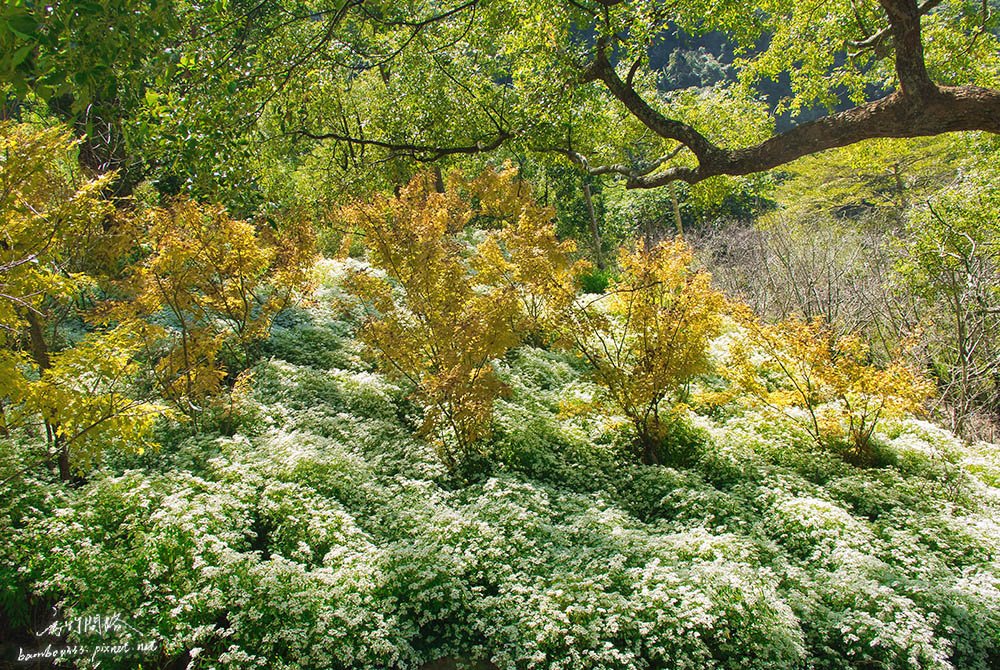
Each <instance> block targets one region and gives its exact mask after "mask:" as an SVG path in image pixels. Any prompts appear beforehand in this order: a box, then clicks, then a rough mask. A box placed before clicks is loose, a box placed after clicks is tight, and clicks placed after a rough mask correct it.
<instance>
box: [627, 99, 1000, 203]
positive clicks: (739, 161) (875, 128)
mask: <svg viewBox="0 0 1000 670" xmlns="http://www.w3.org/2000/svg"><path fill="white" fill-rule="evenodd" d="M962 130H985V131H987V132H992V133H998V134H1000V91H996V90H993V89H986V88H979V87H975V86H958V87H943V88H940V89H936V90H935V93H934V94H933V95H932V96H931V97H929V98H926V99H922V100H920V101H919V103H916V102H915V101H914V99H913V98H912V97H910V96H908V95H906V94H904V93H903V92H902V91H897V92H895V93H893V94H892V95H890V96H888V97H886V98H883V99H882V100H877V101H875V102H871V103H868V104H867V105H862V106H860V107H855V108H854V109H849V110H847V111H844V112H840V113H838V114H831V115H830V116H826V117H823V118H821V119H817V120H816V121H812V122H810V123H804V124H802V125H800V126H796V127H795V128H792V129H791V130H789V131H787V132H784V133H781V134H780V135H775V136H774V137H771V138H769V139H768V140H766V141H764V142H761V143H760V144H758V145H755V146H752V147H748V148H745V149H736V150H732V151H725V150H718V151H717V152H715V153H714V154H712V155H711V157H710V158H708V159H707V160H705V159H703V160H701V161H700V163H699V165H698V167H697V168H671V169H669V170H666V171H664V172H661V173H658V174H655V175H650V176H649V177H643V178H638V179H632V180H630V181H629V182H628V186H629V187H630V188H655V187H657V186H663V185H665V184H667V183H669V182H671V181H674V180H678V179H680V180H683V181H686V182H689V183H692V184H694V183H696V182H699V181H701V180H703V179H707V178H709V177H714V176H718V175H732V176H739V175H747V174H751V173H754V172H762V171H764V170H770V169H772V168H775V167H778V166H779V165H784V164H786V163H789V162H791V161H793V160H795V159H797V158H801V157H803V156H807V155H809V154H813V153H816V152H819V151H824V150H826V149H833V148H835V147H843V146H847V145H850V144H854V143H856V142H860V141H862V140H868V139H874V138H881V137H921V136H928V135H939V134H941V133H947V132H954V131H962Z"/></svg>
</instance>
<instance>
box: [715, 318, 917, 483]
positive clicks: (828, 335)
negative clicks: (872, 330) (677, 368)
mask: <svg viewBox="0 0 1000 670" xmlns="http://www.w3.org/2000/svg"><path fill="white" fill-rule="evenodd" d="M742 320H743V325H744V328H745V334H746V338H745V339H743V340H738V341H736V342H735V343H734V345H733V346H732V347H731V349H730V355H731V356H730V358H731V364H730V367H729V375H730V376H731V378H732V379H733V380H734V381H735V382H736V383H737V384H738V385H739V387H740V388H741V389H743V390H744V391H746V392H748V393H749V394H750V396H751V397H753V398H756V399H757V400H758V401H759V402H761V403H763V404H764V405H765V406H766V407H769V408H771V409H774V410H777V411H779V412H785V411H787V410H788V408H793V407H794V408H799V409H802V410H804V411H805V413H806V416H807V417H808V420H807V421H806V429H807V430H808V431H809V434H810V435H811V436H812V438H813V439H814V440H815V442H816V444H817V445H818V446H820V447H823V448H828V447H831V446H836V445H837V444H838V443H844V444H846V445H847V449H846V451H845V454H844V455H845V457H846V458H847V460H849V461H851V462H853V463H856V464H858V465H862V466H870V465H874V464H876V463H877V461H878V458H877V454H876V453H875V448H874V444H873V441H872V436H873V434H874V432H875V428H876V427H877V426H878V424H879V422H881V421H882V420H883V419H887V418H892V417H898V416H902V415H904V414H906V413H910V412H914V411H917V410H918V409H919V408H920V405H921V403H922V402H923V401H924V400H925V399H926V398H927V397H928V395H929V394H930V390H931V388H930V386H929V385H928V383H927V382H926V380H924V379H923V378H922V377H921V376H920V375H919V374H917V373H916V372H915V371H914V370H913V368H912V367H911V366H910V365H909V364H908V363H906V362H904V361H902V360H899V359H898V358H897V360H895V361H894V362H892V363H890V364H889V365H887V366H885V367H883V368H879V367H877V366H875V365H872V364H871V362H870V356H869V351H868V348H867V346H866V345H865V343H864V340H863V339H862V338H861V337H859V336H857V335H856V334H855V335H845V336H838V335H836V334H835V333H834V332H833V331H832V330H830V329H829V327H828V326H827V325H826V324H824V323H823V321H822V319H814V320H812V321H808V322H807V321H802V320H801V319H799V318H797V317H791V318H788V319H786V320H784V321H781V322H779V323H776V324H767V323H761V322H759V321H757V319H756V317H752V316H749V315H746V314H744V315H743V319H742Z"/></svg>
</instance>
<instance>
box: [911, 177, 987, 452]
mask: <svg viewBox="0 0 1000 670" xmlns="http://www.w3.org/2000/svg"><path fill="white" fill-rule="evenodd" d="M996 174H997V173H996V171H995V170H989V169H985V170H981V171H977V172H972V173H971V174H966V175H965V176H964V178H962V179H960V180H957V181H956V182H955V183H953V184H952V185H950V186H949V187H947V188H945V189H942V190H941V191H940V192H939V193H937V194H936V195H935V197H933V198H928V199H927V200H926V201H925V202H924V203H923V204H921V205H919V206H916V207H914V208H913V210H912V211H911V212H910V216H909V217H908V221H907V232H908V236H907V238H906V239H905V241H904V244H905V253H903V254H900V258H899V260H898V261H897V264H896V265H897V268H896V269H897V271H898V272H899V279H900V283H901V287H902V288H903V289H904V290H905V291H907V292H912V293H913V294H915V295H916V296H918V299H919V300H921V301H922V302H923V303H924V309H923V315H922V316H923V318H922V323H921V326H922V328H923V329H924V333H925V337H924V338H923V339H924V351H923V355H924V362H926V363H927V364H928V366H929V368H930V369H931V371H932V373H933V375H934V377H935V378H936V380H937V382H938V386H939V389H940V393H941V398H942V400H943V404H944V406H945V407H944V409H946V410H947V411H948V413H949V414H950V415H951V416H950V420H951V425H952V429H953V430H955V431H956V432H958V433H961V434H963V435H966V436H970V435H972V434H974V433H975V431H976V429H977V428H979V427H980V426H975V425H973V424H974V422H973V419H974V418H975V417H976V415H985V416H986V417H987V418H988V419H989V421H987V422H986V423H993V424H994V425H995V422H996V421H997V417H998V416H1000V346H998V340H997V337H998V333H1000V288H998V287H1000V190H998V189H997V184H996Z"/></svg>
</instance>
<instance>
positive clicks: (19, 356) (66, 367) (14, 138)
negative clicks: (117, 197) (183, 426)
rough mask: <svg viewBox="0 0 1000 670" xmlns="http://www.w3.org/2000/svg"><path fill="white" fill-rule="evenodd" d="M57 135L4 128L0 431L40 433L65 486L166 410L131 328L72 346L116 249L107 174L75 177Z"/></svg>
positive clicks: (135, 442)
mask: <svg viewBox="0 0 1000 670" xmlns="http://www.w3.org/2000/svg"><path fill="white" fill-rule="evenodd" d="M73 145H74V143H73V142H72V141H71V140H70V138H69V135H68V133H67V132H66V131H65V130H63V129H59V128H50V129H42V130H39V129H34V128H31V127H29V126H25V125H13V124H9V123H6V124H2V125H0V433H3V434H4V435H9V434H10V433H12V432H13V431H16V430H22V431H27V432H28V433H29V434H30V433H34V432H36V429H38V428H40V429H41V430H42V432H43V435H44V438H45V442H46V444H47V447H48V448H49V451H50V453H51V454H52V456H53V457H54V458H55V459H56V460H57V463H58V468H59V474H60V477H61V478H62V479H63V480H68V479H70V478H71V476H72V468H73V467H76V468H80V467H82V466H84V465H86V463H87V462H89V461H91V460H93V459H94V458H95V457H96V456H97V455H98V454H99V453H100V451H101V450H102V449H103V448H104V447H106V446H108V445H109V444H119V445H125V446H128V447H130V448H139V449H141V448H143V447H142V445H143V444H144V440H145V439H146V437H147V434H148V432H149V430H150V428H151V427H152V423H153V421H154V420H155V418H156V416H158V415H160V414H162V413H164V410H165V408H164V407H162V406H161V405H160V404H158V403H156V402H155V401H153V400H151V399H149V398H147V397H146V396H145V395H144V394H142V393H141V388H140V384H139V382H140V377H141V368H140V365H139V363H138V354H139V350H140V348H141V347H140V341H139V338H138V335H137V332H136V330H135V329H134V328H132V327H131V326H130V325H127V324H119V325H115V324H112V325H111V326H110V327H108V328H104V329H90V332H88V333H87V334H86V335H85V336H84V337H83V338H82V340H80V341H78V342H73V341H72V340H71V339H70V338H68V337H67V336H66V334H65V333H64V332H63V331H64V330H65V326H66V324H67V322H73V323H75V324H76V325H81V324H80V321H81V320H82V318H83V317H84V316H85V313H84V312H85V309H84V308H82V307H81V306H82V305H86V304H88V302H90V301H91V300H92V295H93V292H94V291H93V289H94V287H95V286H96V284H97V279H98V278H97V277H96V276H95V275H91V274H87V273H85V272H83V271H82V270H84V269H85V268H86V266H87V264H88V263H92V262H93V261H94V254H93V252H94V251H95V250H97V249H101V248H102V247H109V246H113V244H114V240H113V237H112V235H111V234H109V231H113V229H114V222H111V221H109V217H111V216H112V215H113V207H112V206H111V204H110V203H109V202H107V201H106V200H105V199H104V198H103V197H102V196H101V192H102V191H103V190H104V189H105V187H106V186H107V184H108V182H109V180H110V179H111V177H112V175H105V176H104V177H102V178H100V179H93V180H80V179H78V178H77V176H76V175H75V172H78V169H75V165H74V161H73V158H74V156H72V155H71V150H72V148H73Z"/></svg>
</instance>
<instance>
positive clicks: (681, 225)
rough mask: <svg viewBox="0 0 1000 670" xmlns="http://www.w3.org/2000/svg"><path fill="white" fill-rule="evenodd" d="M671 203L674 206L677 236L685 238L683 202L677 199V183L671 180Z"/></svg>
mask: <svg viewBox="0 0 1000 670" xmlns="http://www.w3.org/2000/svg"><path fill="white" fill-rule="evenodd" d="M670 204H671V205H673V207H674V223H675V224H676V225H677V237H679V238H681V239H682V240H683V239H684V221H682V220H681V204H680V202H678V201H677V185H676V184H675V183H674V182H670Z"/></svg>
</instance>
